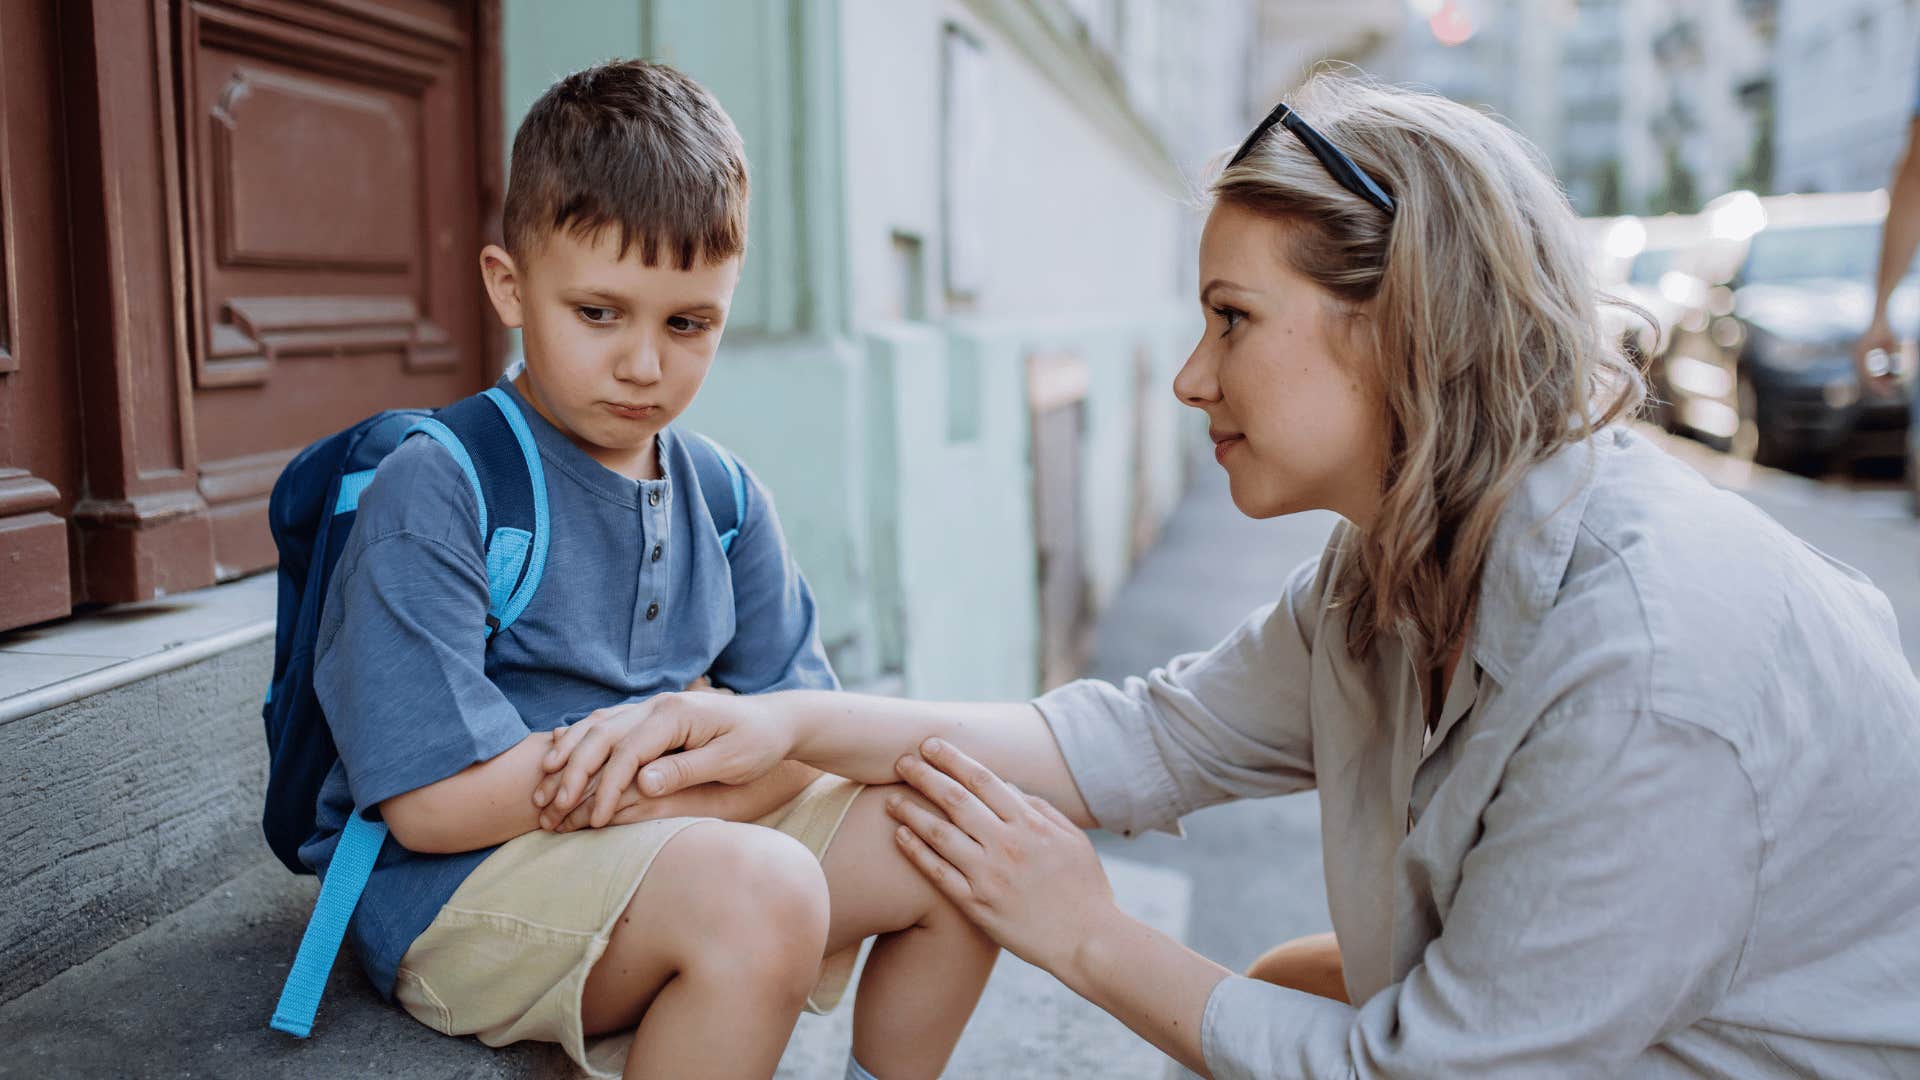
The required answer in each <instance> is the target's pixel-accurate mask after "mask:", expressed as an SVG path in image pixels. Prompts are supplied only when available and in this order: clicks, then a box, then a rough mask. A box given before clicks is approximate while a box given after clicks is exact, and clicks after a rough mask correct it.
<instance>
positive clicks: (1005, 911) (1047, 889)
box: [887, 739, 1117, 974]
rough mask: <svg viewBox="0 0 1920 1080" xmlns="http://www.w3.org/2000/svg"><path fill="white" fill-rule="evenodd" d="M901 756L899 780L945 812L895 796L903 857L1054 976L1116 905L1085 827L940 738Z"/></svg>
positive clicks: (891, 804) (990, 931)
mask: <svg viewBox="0 0 1920 1080" xmlns="http://www.w3.org/2000/svg"><path fill="white" fill-rule="evenodd" d="M920 751H921V752H920V754H919V755H917V756H916V755H908V756H906V757H903V758H901V759H900V761H899V764H898V766H897V770H898V772H899V774H900V778H901V779H902V780H905V781H906V782H907V783H909V784H911V785H913V787H914V789H915V790H917V791H919V792H920V794H922V795H925V796H926V797H927V799H928V801H930V802H932V803H933V804H934V805H935V806H937V807H939V808H940V810H941V811H942V813H943V814H944V815H945V816H941V815H940V814H934V813H931V812H929V811H927V810H925V809H923V808H922V807H921V806H920V805H919V804H918V803H915V802H913V801H912V800H910V799H905V798H901V797H898V796H896V797H894V798H892V799H890V800H888V803H887V810H888V812H889V813H891V814H892V815H893V816H894V818H895V819H896V820H898V821H899V822H900V823H901V825H900V828H899V829H897V830H895V834H894V839H895V841H896V842H897V843H898V844H899V845H900V848H901V850H902V851H904V852H905V853H906V856H907V859H908V860H909V861H910V862H912V863H913V865H914V866H915V867H916V868H917V869H918V870H919V871H920V872H921V873H922V874H924V875H926V877H927V879H928V880H929V881H931V882H933V884H934V886H935V887H936V888H938V889H939V890H940V891H941V893H943V894H944V895H945V896H946V897H947V899H949V900H951V901H953V903H954V905H955V906H956V907H958V908H959V909H960V910H961V911H962V912H963V913H964V914H965V915H966V916H967V917H968V918H969V919H972V920H973V921H974V923H975V924H977V925H978V926H979V927H980V928H981V929H982V930H984V931H986V933H987V935H988V936H989V937H991V938H993V940H994V941H995V942H997V943H998V944H999V945H1000V946H1001V947H1003V948H1005V949H1006V950H1007V951H1009V952H1011V953H1013V954H1014V955H1016V956H1018V957H1020V958H1021V959H1023V960H1025V961H1027V962H1028V963H1031V964H1034V965H1036V966H1038V967H1041V968H1044V969H1046V970H1047V971H1051V972H1054V973H1055V974H1059V973H1060V972H1062V971H1064V970H1066V968H1067V966H1068V965H1070V964H1071V963H1073V961H1074V959H1075V956H1076V953H1077V950H1078V949H1079V947H1080V943H1081V942H1082V941H1083V940H1084V939H1085V938H1086V936H1087V935H1088V934H1089V933H1090V932H1091V931H1093V930H1094V929H1095V928H1097V927H1098V926H1100V925H1102V923H1103V921H1104V920H1105V919H1107V918H1108V917H1109V916H1111V915H1114V914H1115V913H1116V911H1117V909H1116V908H1115V907H1114V903H1113V887H1112V886H1111V885H1110V884H1109V883H1108V882H1107V874H1106V870H1105V868H1103V867H1102V866H1101V865H1100V857H1099V856H1098V855H1096V854H1095V853H1094V850H1093V842H1092V841H1091V840H1089V839H1087V834H1086V833H1084V832H1082V831H1081V830H1080V828H1079V827H1078V826H1076V825H1074V824H1073V822H1071V821H1068V820H1067V818H1066V815H1064V814H1062V813H1061V812H1060V811H1059V810H1057V809H1055V808H1054V806H1053V804H1051V803H1049V802H1047V801H1046V800H1044V799H1040V798H1037V797H1035V796H1032V795H1027V794H1024V793H1022V792H1020V791H1018V790H1016V789H1015V788H1013V787H1012V786H1011V785H1009V784H1008V783H1007V782H1006V781H1004V780H1002V779H1000V778H999V777H998V776H995V775H994V774H993V772H992V771H991V770H989V769H988V768H987V767H986V766H984V765H982V764H980V763H979V762H977V761H975V760H973V759H972V758H970V757H968V756H967V755H966V754H964V753H961V752H960V751H959V750H957V749H955V748H954V747H953V745H952V744H950V743H947V742H944V741H942V740H939V739H928V740H927V741H926V742H925V743H923V744H922V745H921V748H920Z"/></svg>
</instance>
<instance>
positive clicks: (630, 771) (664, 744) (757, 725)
mask: <svg viewBox="0 0 1920 1080" xmlns="http://www.w3.org/2000/svg"><path fill="white" fill-rule="evenodd" d="M764 700H765V699H763V698H756V697H738V696H734V695H731V694H707V693H683V694H661V695H660V696H658V697H655V698H650V699H648V700H646V701H640V702H634V703H631V704H627V705H616V706H614V707H613V708H610V709H600V710H598V711H596V712H593V713H589V714H588V715H587V716H586V717H585V718H583V719H582V720H580V721H579V722H578V723H576V724H573V725H571V726H569V727H567V728H564V729H556V735H555V736H554V737H553V748H552V749H551V750H549V751H547V755H546V758H545V760H544V761H542V763H541V765H542V767H543V768H545V769H546V770H547V772H548V775H547V777H546V779H544V780H542V781H541V782H540V785H539V786H538V787H536V788H535V789H534V792H533V803H534V805H535V806H538V807H540V808H541V810H542V811H543V813H542V814H541V825H542V827H543V828H550V827H552V826H551V825H549V824H548V823H549V822H552V823H553V824H558V823H559V822H560V821H563V820H565V819H566V817H567V816H568V815H570V814H572V813H573V811H574V809H575V807H577V806H580V805H581V804H582V803H583V802H586V800H587V795H588V792H589V786H590V785H591V786H592V788H593V789H594V790H593V791H592V795H593V799H592V803H591V806H592V811H591V812H590V814H589V817H588V824H589V825H590V826H592V827H593V828H596V829H597V828H601V827H603V826H605V825H607V824H608V823H609V822H611V821H612V819H613V816H614V814H615V812H616V809H617V808H618V806H619V802H620V799H621V795H622V792H623V791H625V789H627V788H628V787H632V786H636V777H637V778H638V784H637V787H638V789H639V793H640V794H641V795H642V796H651V797H654V798H658V797H660V796H663V795H667V794H670V793H672V792H675V791H679V790H680V789H682V788H685V787H688V786H691V785H692V784H695V783H702V782H707V781H719V782H720V783H724V784H745V783H749V782H751V781H753V780H756V779H758V778H759V777H761V776H764V775H766V773H767V772H768V771H770V770H771V769H772V768H773V767H774V766H775V765H778V764H779V763H780V762H781V761H783V760H785V759H786V756H787V754H788V752H789V751H791V750H792V749H793V732H792V730H791V727H790V725H789V724H788V723H787V722H786V720H785V718H784V717H782V716H780V715H778V714H777V713H776V712H775V711H774V710H772V709H769V708H767V707H765V706H764V705H763V702H764ZM675 749H682V750H683V752H682V753H678V754H673V755H672V756H671V757H662V755H665V754H668V753H669V752H670V751H673V750H675ZM643 768H644V772H643V771H642V770H643Z"/></svg>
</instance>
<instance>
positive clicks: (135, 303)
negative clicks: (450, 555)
mask: <svg viewBox="0 0 1920 1080" xmlns="http://www.w3.org/2000/svg"><path fill="white" fill-rule="evenodd" d="M498 26H499V13H498V0H7V2H5V3H0V56H3V57H4V58H5V59H4V62H0V151H4V152H0V629H6V628H8V627H14V626H21V625H25V624H27V623H32V622H37V621H40V620H43V619H47V618H53V617H58V616H60V615H62V614H65V613H66V612H67V610H68V609H69V608H70V607H71V606H72V605H74V604H78V603H81V602H84V601H95V602H118V601H126V600H138V599H145V598H147V597H151V596H156V595H160V594H164V593H174V592H180V591H182V590H185V589H192V588H197V587H200V586H203V585H207V584H210V583H212V582H213V581H215V580H218V579H224V578H228V577H234V576H237V575H240V574H244V573H248V572H250V571H254V570H258V569H262V568H264V567H268V566H271V565H272V564H273V560H274V553H273V544H272V539H271V537H270V536H269V534H268V532H267V528H266V501H267V495H268V493H269V492H270V490H271V488H272V485H273V481H274V479H275V477H276V476H277V475H278V473H279V470H280V468H281V466H282V465H284V464H285V462H286V461H287V460H288V459H289V458H290V457H291V456H292V455H293V454H294V453H295V452H296V451H298V450H299V448H300V447H302V446H304V445H306V444H307V443H308V442H311V441H312V440H313V439H315V438H318V437H319V436H321V435H324V434H326V433H327V432H330V431H333V430H336V429H338V428H341V427H344V426H346V425H348V424H350V423H352V422H354V421H355V420H358V419H359V418H361V417H362V416H365V415H367V414H369V413H372V412H375V411H377V410H380V409H384V408H392V407H396V406H403V405H434V404H439V403H443V402H446V401H451V400H453V399H455V398H457V397H460V396H462V395H464V394H467V393H471V392H472V391H474V390H476V389H479V388H480V387H482V386H483V385H485V383H486V382H487V381H488V380H489V379H490V378H491V377H492V376H493V375H494V374H495V373H496V372H497V370H498V366H499V358H500V356H501V354H502V345H503V335H502V334H501V333H500V331H499V330H498V329H497V327H495V326H493V325H492V324H491V315H490V314H489V313H487V312H486V311H485V310H484V307H483V304H484V301H483V298H482V295H481V291H480V287H479V275H478V271H477V255H478V252H479V248H480V245H481V243H482V242H483V237H485V238H492V237H496V236H497V235H498V232H499V228H498V220H499V205H500V195H501V187H502V184H501V176H502V172H501V165H500V138H499V135H498V124H497V118H498V116H499V96H498V82H499V53H498V48H497V42H498Z"/></svg>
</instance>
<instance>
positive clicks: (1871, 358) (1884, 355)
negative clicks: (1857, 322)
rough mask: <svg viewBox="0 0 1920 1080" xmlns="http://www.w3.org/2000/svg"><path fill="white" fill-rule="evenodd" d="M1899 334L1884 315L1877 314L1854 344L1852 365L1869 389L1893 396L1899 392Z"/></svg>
mask: <svg viewBox="0 0 1920 1080" xmlns="http://www.w3.org/2000/svg"><path fill="white" fill-rule="evenodd" d="M1899 362H1900V338H1899V337H1898V335H1896V334H1894V332H1893V327H1892V326H1891V325H1890V324H1889V323H1888V322H1887V318H1886V316H1884V315H1881V316H1877V317H1875V319H1874V320H1873V323H1872V325H1870V326H1868V327H1867V332H1866V333H1864V334H1861V335H1860V340H1859V341H1856V342H1854V345H1853V369H1854V373H1855V374H1857V375H1858V376H1859V377H1860V386H1861V388H1862V389H1864V390H1865V391H1866V392H1867V393H1869V394H1873V395H1877V396H1880V397H1892V396H1893V395H1894V394H1896V393H1898V392H1899V389H1900V386H1899V377H1898V371H1899V367H1898V365H1899Z"/></svg>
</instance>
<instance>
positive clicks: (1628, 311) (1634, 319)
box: [1589, 214, 1707, 427]
mask: <svg viewBox="0 0 1920 1080" xmlns="http://www.w3.org/2000/svg"><path fill="white" fill-rule="evenodd" d="M1589 228H1590V236H1591V242H1592V243H1593V245H1594V251H1595V262H1594V273H1595V277H1596V279H1597V280H1598V282H1599V285H1600V289H1601V292H1602V293H1604V294H1606V295H1607V296H1610V297H1613V298H1616V299H1618V300H1622V301H1625V302H1626V303H1627V304H1631V305H1633V306H1632V307H1626V306H1623V305H1621V304H1603V305H1602V306H1601V308H1600V320H1601V326H1602V328H1603V330H1604V332H1605V333H1606V334H1607V336H1608V338H1609V339H1610V340H1614V341H1618V342H1619V343H1620V347H1621V351H1623V352H1625V353H1626V354H1627V355H1628V356H1629V357H1631V358H1632V359H1633V360H1634V361H1635V362H1636V363H1638V364H1640V365H1641V367H1642V369H1643V370H1645V371H1646V372H1647V377H1648V382H1649V384H1650V389H1651V391H1652V394H1651V399H1652V403H1653V407H1652V409H1651V413H1652V418H1653V419H1654V420H1655V422H1657V423H1659V424H1660V425H1661V426H1663V427H1671V426H1672V422H1671V417H1670V416H1669V415H1668V409H1667V402H1669V401H1670V400H1671V398H1670V396H1669V395H1668V394H1667V393H1666V389H1665V387H1664V385H1663V383H1662V375H1663V368H1664V364H1663V362H1662V360H1663V358H1664V357H1665V355H1666V351H1667V348H1668V345H1669V343H1670V342H1671V341H1672V339H1673V331H1674V328H1675V326H1676V325H1677V324H1678V323H1679V321H1680V319H1681V317H1682V316H1684V315H1685V314H1686V310H1687V309H1686V301H1687V300H1688V298H1689V297H1690V296H1691V295H1692V294H1691V291H1690V289H1688V288H1686V287H1685V275H1684V274H1683V273H1682V272H1681V271H1680V269H1679V267H1680V266H1681V265H1682V262H1683V260H1685V259H1686V257H1687V256H1688V254H1689V252H1691V251H1692V250H1693V249H1694V248H1695V247H1696V246H1698V245H1699V244H1700V242H1701V241H1703V240H1704V239H1706V235H1707V222H1706V218H1704V217H1702V216H1701V215H1698V214H1663V215H1661V216H1659V217H1618V218H1610V219H1598V220H1594V221H1591V222H1590V225H1589ZM1676 280H1678V281H1679V282H1680V284H1681V287H1679V288H1677V289H1676V288H1675V282H1676ZM1663 284H1664V286H1665V287H1664V288H1663ZM1636 308H1637V309H1638V310H1637V311H1636V310H1635V309H1636ZM1643 312H1644V313H1645V314H1644V316H1643V314H1642V313H1643ZM1648 317H1651V320H1652V321H1651V323H1649V321H1648Z"/></svg>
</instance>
